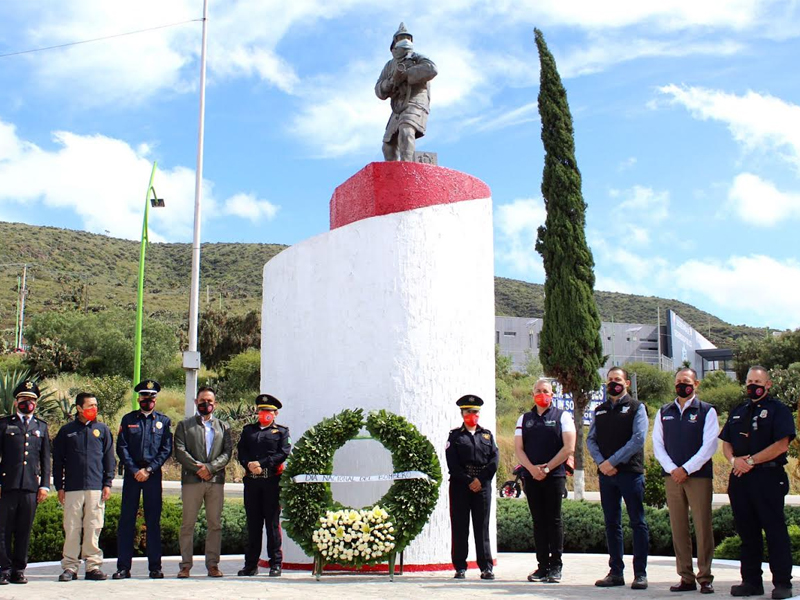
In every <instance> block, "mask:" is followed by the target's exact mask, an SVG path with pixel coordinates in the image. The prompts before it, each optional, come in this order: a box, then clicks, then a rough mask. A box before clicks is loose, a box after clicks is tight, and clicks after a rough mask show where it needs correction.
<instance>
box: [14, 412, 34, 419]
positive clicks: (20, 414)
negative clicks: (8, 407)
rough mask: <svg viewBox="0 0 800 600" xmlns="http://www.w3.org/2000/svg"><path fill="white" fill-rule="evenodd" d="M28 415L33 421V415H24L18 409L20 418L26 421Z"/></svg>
mask: <svg viewBox="0 0 800 600" xmlns="http://www.w3.org/2000/svg"><path fill="white" fill-rule="evenodd" d="M26 417H27V418H28V419H30V420H31V421H32V420H33V415H23V414H22V413H21V412H19V411H17V418H18V419H19V420H20V421H24V420H25V418H26Z"/></svg>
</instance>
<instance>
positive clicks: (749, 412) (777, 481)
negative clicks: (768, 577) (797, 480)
mask: <svg viewBox="0 0 800 600" xmlns="http://www.w3.org/2000/svg"><path fill="white" fill-rule="evenodd" d="M745 383H746V386H747V397H748V400H746V401H745V402H744V404H740V405H739V406H737V407H736V408H734V409H733V410H731V411H730V413H729V414H728V422H727V423H725V427H723V428H722V433H721V434H720V436H719V437H720V439H721V440H722V442H723V444H722V451H723V453H724V454H725V458H726V459H727V460H728V462H730V463H731V467H733V471H732V472H731V476H730V479H729V480H728V497H729V498H730V500H731V509H732V510H733V520H734V523H735V524H736V531H737V533H738V534H739V537H740V538H741V539H742V549H741V573H742V583H740V584H739V585H734V586H733V587H732V588H731V596H760V595H761V594H763V593H764V583H763V581H762V579H761V575H762V572H761V561H762V560H763V557H764V542H763V538H762V537H761V531H762V530H763V531H764V534H765V535H766V538H767V549H768V550H769V569H770V571H772V583H773V584H774V585H775V589H774V590H772V597H773V598H791V597H792V596H793V595H794V594H793V592H792V549H791V544H790V541H789V532H788V531H787V529H786V517H785V515H784V512H783V505H784V496H785V495H786V494H787V493H788V492H789V478H788V477H787V476H786V471H785V470H784V468H783V467H784V465H785V464H786V451H787V450H788V449H789V443H790V442H791V441H792V440H793V439H794V437H795V428H794V418H793V417H792V411H791V410H789V407H788V406H786V405H785V404H783V403H782V402H780V401H779V400H778V399H777V398H774V397H773V396H770V395H769V388H770V387H771V386H772V380H771V379H770V377H769V373H768V372H767V370H766V369H765V368H764V367H759V366H753V367H750V370H749V371H748V372H747V380H746V382H745Z"/></svg>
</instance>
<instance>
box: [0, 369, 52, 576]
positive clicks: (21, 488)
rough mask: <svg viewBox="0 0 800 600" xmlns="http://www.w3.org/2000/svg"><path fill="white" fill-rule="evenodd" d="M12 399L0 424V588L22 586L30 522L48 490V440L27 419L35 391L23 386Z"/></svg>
mask: <svg viewBox="0 0 800 600" xmlns="http://www.w3.org/2000/svg"><path fill="white" fill-rule="evenodd" d="M13 394H14V414H12V415H10V416H8V417H4V418H2V419H0V585H6V584H7V583H9V582H10V583H28V580H27V579H26V578H25V567H26V566H28V544H29V542H30V538H31V528H32V527H33V517H34V515H35V514H36V505H37V504H38V503H39V502H42V501H43V500H44V499H45V498H47V492H48V491H49V490H50V436H49V435H48V433H47V423H45V422H44V421H41V420H40V419H37V418H36V417H34V416H33V411H34V410H36V402H37V401H38V400H39V387H38V386H37V385H36V383H35V382H33V381H30V380H25V381H23V382H21V383H20V384H19V385H18V386H17V387H16V388H15V389H14V392H13ZM12 540H13V548H12Z"/></svg>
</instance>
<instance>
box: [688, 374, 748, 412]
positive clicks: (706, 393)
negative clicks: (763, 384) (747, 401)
mask: <svg viewBox="0 0 800 600" xmlns="http://www.w3.org/2000/svg"><path fill="white" fill-rule="evenodd" d="M698 396H699V397H700V399H701V400H703V401H704V402H708V403H709V404H711V405H712V406H713V407H714V408H716V409H717V413H718V414H720V415H721V414H722V413H727V412H730V410H731V409H732V408H734V407H736V406H737V405H739V404H741V403H742V401H743V400H744V394H743V393H742V386H741V385H739V384H738V383H736V382H734V381H731V382H728V383H722V384H720V385H717V386H714V387H712V388H711V389H706V388H705V387H704V386H703V385H702V384H701V386H700V388H699V389H698Z"/></svg>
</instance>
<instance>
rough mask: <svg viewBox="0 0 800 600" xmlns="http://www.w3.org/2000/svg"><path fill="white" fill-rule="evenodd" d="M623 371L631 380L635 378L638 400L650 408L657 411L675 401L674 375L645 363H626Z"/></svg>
mask: <svg viewBox="0 0 800 600" xmlns="http://www.w3.org/2000/svg"><path fill="white" fill-rule="evenodd" d="M625 370H626V371H627V372H628V375H629V376H630V378H631V379H633V378H634V375H635V377H636V394H637V396H638V400H639V401H640V402H644V403H645V404H647V406H649V407H650V408H653V409H659V408H661V407H662V406H663V405H664V404H666V403H667V402H670V401H672V400H674V399H675V373H673V372H666V371H662V370H661V369H659V368H658V367H657V366H655V365H651V364H649V363H645V362H632V363H628V364H626V365H625Z"/></svg>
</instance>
